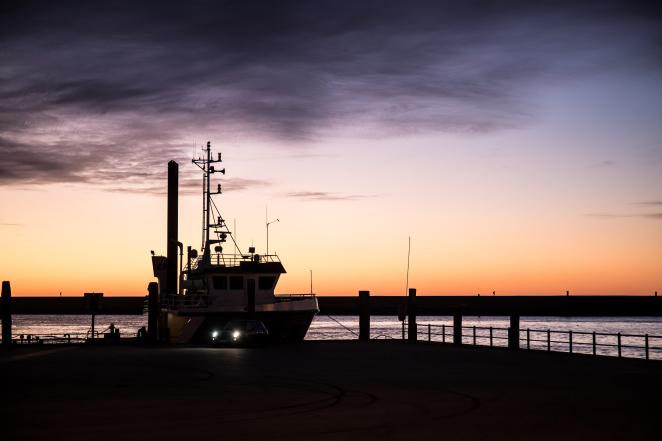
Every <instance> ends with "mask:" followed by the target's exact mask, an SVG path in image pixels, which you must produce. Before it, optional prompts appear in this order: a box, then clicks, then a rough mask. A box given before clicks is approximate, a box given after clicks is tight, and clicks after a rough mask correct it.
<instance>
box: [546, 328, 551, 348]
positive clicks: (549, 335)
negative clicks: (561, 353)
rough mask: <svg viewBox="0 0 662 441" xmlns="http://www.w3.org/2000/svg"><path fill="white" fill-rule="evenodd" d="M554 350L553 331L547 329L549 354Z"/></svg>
mask: <svg viewBox="0 0 662 441" xmlns="http://www.w3.org/2000/svg"><path fill="white" fill-rule="evenodd" d="M551 350H552V331H550V330H549V329H547V352H549V351H551Z"/></svg>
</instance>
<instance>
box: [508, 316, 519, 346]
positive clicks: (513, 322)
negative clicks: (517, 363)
mask: <svg viewBox="0 0 662 441" xmlns="http://www.w3.org/2000/svg"><path fill="white" fill-rule="evenodd" d="M508 347H509V348H510V349H519V315H511V316H510V328H508Z"/></svg>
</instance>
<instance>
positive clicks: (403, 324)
mask: <svg viewBox="0 0 662 441" xmlns="http://www.w3.org/2000/svg"><path fill="white" fill-rule="evenodd" d="M402 339H403V340H404V339H405V321H404V320H403V321H402Z"/></svg>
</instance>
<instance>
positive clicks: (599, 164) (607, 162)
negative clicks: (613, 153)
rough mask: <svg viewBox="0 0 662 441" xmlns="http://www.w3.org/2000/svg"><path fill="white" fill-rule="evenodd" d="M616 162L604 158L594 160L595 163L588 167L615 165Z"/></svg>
mask: <svg viewBox="0 0 662 441" xmlns="http://www.w3.org/2000/svg"><path fill="white" fill-rule="evenodd" d="M615 165H616V163H615V162H614V161H609V160H604V161H600V162H596V163H595V164H591V165H590V166H589V167H590V168H609V167H613V166H615Z"/></svg>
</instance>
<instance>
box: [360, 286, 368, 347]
mask: <svg viewBox="0 0 662 441" xmlns="http://www.w3.org/2000/svg"><path fill="white" fill-rule="evenodd" d="M359 340H370V291H359Z"/></svg>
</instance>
